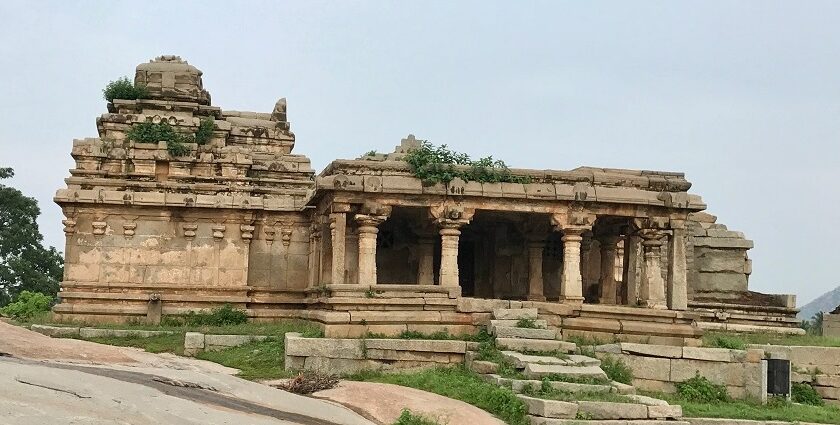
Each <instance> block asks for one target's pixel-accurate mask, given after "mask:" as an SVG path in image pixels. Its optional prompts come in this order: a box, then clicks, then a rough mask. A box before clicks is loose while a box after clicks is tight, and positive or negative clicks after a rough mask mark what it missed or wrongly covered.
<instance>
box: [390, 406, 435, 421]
mask: <svg viewBox="0 0 840 425" xmlns="http://www.w3.org/2000/svg"><path fill="white" fill-rule="evenodd" d="M394 425H440V423H439V422H438V421H435V420H433V419H429V418H427V417H425V416H421V415H416V414H414V413H411V411H410V410H408V409H403V411H402V413H401V414H400V417H399V418H397V421H396V422H394Z"/></svg>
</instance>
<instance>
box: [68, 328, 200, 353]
mask: <svg viewBox="0 0 840 425" xmlns="http://www.w3.org/2000/svg"><path fill="white" fill-rule="evenodd" d="M75 339H83V340H85V341H91V342H96V343H99V344H107V345H116V346H118V347H136V348H142V349H144V350H146V351H148V352H150V353H173V354H178V355H183V354H184V334H183V333H180V332H179V333H174V334H170V335H156V336H151V337H148V338H141V337H136V336H129V337H105V338H79V337H75Z"/></svg>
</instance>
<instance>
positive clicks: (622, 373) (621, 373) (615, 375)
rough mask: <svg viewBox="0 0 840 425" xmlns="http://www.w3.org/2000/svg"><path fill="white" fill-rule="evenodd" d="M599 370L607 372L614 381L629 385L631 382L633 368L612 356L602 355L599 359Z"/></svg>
mask: <svg viewBox="0 0 840 425" xmlns="http://www.w3.org/2000/svg"><path fill="white" fill-rule="evenodd" d="M601 370H603V371H604V373H606V374H607V377H608V378H610V379H611V380H613V381H615V382H621V383H622V384H627V385H631V384H632V382H633V369H630V366H627V364H626V363H624V362H623V361H621V359H617V358H615V357H613V356H604V358H602V359H601Z"/></svg>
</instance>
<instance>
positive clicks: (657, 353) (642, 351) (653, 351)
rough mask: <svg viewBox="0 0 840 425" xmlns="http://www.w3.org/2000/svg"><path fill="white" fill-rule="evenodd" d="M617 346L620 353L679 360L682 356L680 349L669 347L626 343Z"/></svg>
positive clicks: (681, 349)
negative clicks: (619, 347)
mask: <svg viewBox="0 0 840 425" xmlns="http://www.w3.org/2000/svg"><path fill="white" fill-rule="evenodd" d="M619 345H620V346H621V351H622V352H625V353H630V354H639V355H642V356H651V357H668V358H672V359H679V358H680V357H682V355H683V348H682V347H674V346H671V345H652V344H632V343H627V342H623V343H621V344H619Z"/></svg>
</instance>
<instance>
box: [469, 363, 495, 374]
mask: <svg viewBox="0 0 840 425" xmlns="http://www.w3.org/2000/svg"><path fill="white" fill-rule="evenodd" d="M470 369H472V371H473V372H475V373H478V374H481V375H487V374H494V373H496V372H497V371H498V370H499V365H497V364H496V363H493V362H487V361H483V360H473V361H472V362H470Z"/></svg>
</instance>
